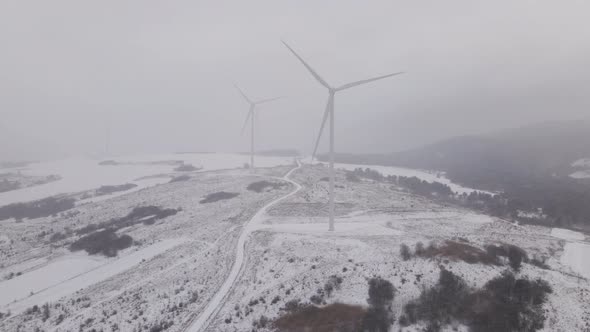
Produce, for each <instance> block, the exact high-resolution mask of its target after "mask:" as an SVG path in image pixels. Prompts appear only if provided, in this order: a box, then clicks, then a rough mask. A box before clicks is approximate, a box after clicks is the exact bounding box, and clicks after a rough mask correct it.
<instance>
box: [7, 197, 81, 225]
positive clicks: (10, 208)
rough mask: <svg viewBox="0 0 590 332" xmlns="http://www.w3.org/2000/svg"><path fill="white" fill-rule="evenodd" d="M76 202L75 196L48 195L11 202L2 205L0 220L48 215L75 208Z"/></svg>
mask: <svg viewBox="0 0 590 332" xmlns="http://www.w3.org/2000/svg"><path fill="white" fill-rule="evenodd" d="M75 202H76V200H75V199H73V198H59V197H48V198H44V199H41V200H38V201H32V202H27V203H14V204H9V205H5V206H2V207H0V220H6V219H10V218H14V219H17V220H19V219H24V218H28V219H35V218H41V217H48V216H51V215H54V214H57V213H59V212H62V211H66V210H69V209H71V208H73V207H74V206H75Z"/></svg>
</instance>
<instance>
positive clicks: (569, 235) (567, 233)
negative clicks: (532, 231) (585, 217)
mask: <svg viewBox="0 0 590 332" xmlns="http://www.w3.org/2000/svg"><path fill="white" fill-rule="evenodd" d="M551 236H554V237H556V238H558V239H563V240H570V241H584V239H585V238H586V236H585V235H584V234H582V233H580V232H576V231H572V230H569V229H563V228H553V229H551Z"/></svg>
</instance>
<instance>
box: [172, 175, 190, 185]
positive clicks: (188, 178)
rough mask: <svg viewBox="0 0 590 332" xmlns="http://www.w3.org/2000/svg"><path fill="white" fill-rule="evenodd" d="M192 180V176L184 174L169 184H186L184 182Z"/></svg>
mask: <svg viewBox="0 0 590 332" xmlns="http://www.w3.org/2000/svg"><path fill="white" fill-rule="evenodd" d="M190 179H191V177H190V176H188V175H186V174H183V175H179V176H175V177H173V178H172V179H170V182H169V183H173V182H184V181H188V180H190Z"/></svg>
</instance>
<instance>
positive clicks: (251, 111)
mask: <svg viewBox="0 0 590 332" xmlns="http://www.w3.org/2000/svg"><path fill="white" fill-rule="evenodd" d="M234 86H235V87H236V89H237V90H238V92H239V93H240V94H241V95H242V97H244V99H245V100H246V101H247V102H248V104H250V109H249V110H248V114H247V115H246V121H244V126H243V127H242V135H244V130H245V129H246V126H247V125H248V120H251V127H250V129H251V131H250V169H253V168H254V117H255V115H256V113H255V110H256V106H257V105H260V104H264V103H268V102H271V101H274V100H277V99H281V98H283V97H275V98H269V99H262V100H257V101H253V100H251V99H250V98H248V97H247V96H246V94H245V93H244V92H243V91H242V90H241V89H240V88H239V87H238V85H237V84H234Z"/></svg>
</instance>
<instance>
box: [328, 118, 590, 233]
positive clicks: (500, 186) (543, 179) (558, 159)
mask: <svg viewBox="0 0 590 332" xmlns="http://www.w3.org/2000/svg"><path fill="white" fill-rule="evenodd" d="M585 158H590V122H589V121H578V122H556V123H543V124H538V125H533V126H528V127H523V128H517V129H509V130H503V131H500V132H496V133H491V134H487V135H481V136H461V137H454V138H450V139H447V140H443V141H440V142H437V143H434V144H430V145H427V146H424V147H421V148H417V149H412V150H408V151H403V152H398V153H391V154H385V155H352V154H348V155H346V154H340V155H338V156H337V158H336V160H337V161H338V162H343V163H355V164H376V165H390V166H404V167H411V168H421V169H430V170H439V171H445V172H446V175H447V177H449V178H450V179H451V180H453V181H454V182H457V183H461V184H464V185H467V186H469V187H472V188H478V189H487V190H492V191H495V192H499V193H501V194H500V196H501V198H502V199H501V200H495V199H492V198H489V197H482V198H480V199H478V198H476V197H474V199H475V200H476V201H477V200H479V201H480V203H482V204H484V205H486V204H487V208H488V210H490V211H496V212H497V213H496V215H498V216H501V217H505V218H511V219H515V220H518V221H520V222H528V223H535V224H541V225H546V226H551V227H555V226H558V227H568V228H573V229H577V230H585V231H590V204H588V202H590V177H588V176H587V175H588V174H590V159H585ZM324 159H325V158H324ZM573 173H575V174H574V175H573V176H570V175H571V174H573ZM498 211H499V212H498ZM538 211H542V212H541V214H539V213H538ZM523 212H524V213H528V214H529V215H533V216H534V217H526V218H523V217H519V215H521V214H522V213H523Z"/></svg>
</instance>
